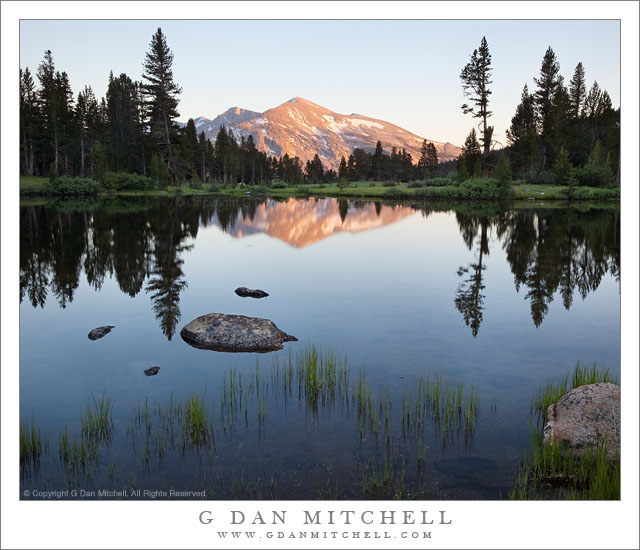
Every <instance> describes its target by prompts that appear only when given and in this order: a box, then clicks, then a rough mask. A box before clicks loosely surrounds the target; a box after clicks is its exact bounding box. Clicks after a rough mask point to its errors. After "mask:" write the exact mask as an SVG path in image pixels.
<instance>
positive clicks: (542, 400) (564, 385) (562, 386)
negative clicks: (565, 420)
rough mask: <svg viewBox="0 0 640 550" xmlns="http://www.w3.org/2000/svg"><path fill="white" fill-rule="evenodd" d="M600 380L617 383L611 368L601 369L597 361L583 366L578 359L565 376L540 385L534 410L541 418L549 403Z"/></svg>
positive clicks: (534, 401)
mask: <svg viewBox="0 0 640 550" xmlns="http://www.w3.org/2000/svg"><path fill="white" fill-rule="evenodd" d="M600 382H610V383H612V384H617V381H616V379H615V378H613V377H612V376H611V375H610V374H609V369H604V370H603V369H600V368H598V367H597V365H596V364H595V363H594V364H593V365H592V366H591V367H583V366H582V365H581V364H580V361H578V362H577V363H576V366H575V367H574V369H573V371H572V372H571V373H567V374H566V375H565V376H564V378H562V379H560V380H559V381H556V382H554V381H553V380H549V381H547V382H546V383H545V385H544V386H542V385H541V386H539V388H538V395H537V396H536V397H535V399H534V400H533V402H532V412H535V413H536V414H537V415H538V416H539V417H540V418H544V416H545V415H546V413H547V409H548V408H549V405H551V404H552V403H557V402H558V399H560V398H561V397H562V396H563V395H565V394H566V393H567V392H568V391H570V390H573V389H575V388H579V387H580V386H584V385H586V384H597V383H600Z"/></svg>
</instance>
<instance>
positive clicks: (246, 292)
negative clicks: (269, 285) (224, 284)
mask: <svg viewBox="0 0 640 550" xmlns="http://www.w3.org/2000/svg"><path fill="white" fill-rule="evenodd" d="M235 293H236V294H237V295H238V296H241V297H242V298H266V297H267V296H269V295H268V294H267V293H266V292H265V291H264V290H260V289H259V288H256V289H253V288H247V287H246V286H241V287H238V288H236V290H235Z"/></svg>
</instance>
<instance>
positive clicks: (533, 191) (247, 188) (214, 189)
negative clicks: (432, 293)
mask: <svg viewBox="0 0 640 550" xmlns="http://www.w3.org/2000/svg"><path fill="white" fill-rule="evenodd" d="M282 185H283V184H282V182H276V183H275V184H274V185H273V186H271V187H264V186H255V185H238V186H232V185H220V184H217V183H208V184H203V185H201V186H198V187H191V186H190V185H189V184H188V183H183V184H182V185H181V186H180V187H167V188H164V189H146V190H145V189H140V190H136V189H130V190H120V191H114V190H106V189H103V190H101V191H100V192H99V194H100V195H101V196H109V197H113V196H122V197H145V196H147V197H148V196H158V197H161V196H162V197H166V196H168V197H172V196H177V195H185V196H193V195H212V194H213V195H224V196H232V197H244V196H246V195H247V194H249V195H254V196H269V197H276V198H289V197H299V198H304V197H310V196H314V197H336V198H341V197H342V198H354V199H357V198H362V199H367V198H369V199H380V198H391V199H393V198H406V199H424V198H430V199H436V198H446V199H456V200H465V199H477V198H479V197H478V196H477V194H474V193H470V192H468V191H465V189H463V188H461V186H460V185H444V186H435V185H431V186H430V185H428V184H427V185H421V186H413V185H412V186H411V187H410V186H409V185H408V184H407V183H403V182H382V181H355V182H349V184H348V186H346V187H344V186H338V183H337V182H332V183H309V184H303V185H297V186H295V185H290V184H284V186H282ZM50 192H51V190H50V188H49V180H48V178H46V177H39V176H20V194H21V195H46V194H48V193H50ZM511 193H512V198H513V199H515V200H531V199H535V200H548V201H566V200H567V187H566V186H561V185H533V184H522V183H520V182H519V181H514V182H513V184H512V185H511ZM494 198H495V197H494ZM574 200H579V201H584V200H596V201H598V200H616V201H619V200H620V190H619V188H614V189H602V188H597V187H584V186H579V187H577V188H576V190H575V191H574Z"/></svg>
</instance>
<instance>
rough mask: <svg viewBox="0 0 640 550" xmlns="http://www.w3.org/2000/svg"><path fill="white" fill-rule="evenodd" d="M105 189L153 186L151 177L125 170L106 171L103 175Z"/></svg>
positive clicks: (120, 189) (149, 187) (121, 189)
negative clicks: (129, 172)
mask: <svg viewBox="0 0 640 550" xmlns="http://www.w3.org/2000/svg"><path fill="white" fill-rule="evenodd" d="M103 182H104V183H103V185H104V187H105V189H110V190H112V191H125V190H134V189H135V190H144V189H151V188H152V187H153V181H152V179H151V178H148V177H146V176H141V175H140V174H128V173H127V172H107V173H105V174H104V176H103Z"/></svg>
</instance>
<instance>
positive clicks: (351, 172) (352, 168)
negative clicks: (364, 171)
mask: <svg viewBox="0 0 640 550" xmlns="http://www.w3.org/2000/svg"><path fill="white" fill-rule="evenodd" d="M347 178H348V179H349V181H356V180H357V179H358V173H357V171H356V159H355V158H354V156H353V153H352V154H350V155H349V160H348V161H347Z"/></svg>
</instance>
